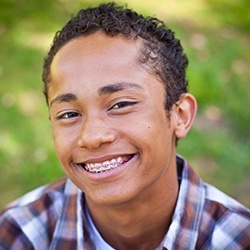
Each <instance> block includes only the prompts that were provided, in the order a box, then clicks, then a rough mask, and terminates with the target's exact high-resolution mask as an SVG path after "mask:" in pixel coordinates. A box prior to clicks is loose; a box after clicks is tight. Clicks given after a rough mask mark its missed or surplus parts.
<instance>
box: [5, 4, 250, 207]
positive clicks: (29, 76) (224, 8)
mask: <svg viewBox="0 0 250 250" xmlns="http://www.w3.org/2000/svg"><path fill="white" fill-rule="evenodd" d="M100 2H107V1H95V0H91V1H80V0H74V1H71V0H53V1H51V0H43V1H40V0H23V1H19V0H0V171H1V174H0V197H1V199H0V208H2V207H3V206H4V205H6V204H7V203H8V202H10V201H12V200H13V199H16V198H17V197H19V196H20V195H22V194H24V193H25V192H27V191H29V190H32V189H34V188H35V187H38V186H40V185H43V184H45V183H47V182H51V181H53V180H55V179H57V178H58V177H60V176H63V175H64V174H63V172H62V170H61V167H60V164H59V162H58V160H57V158H56V155H55V153H54V149H53V141H52V136H51V131H50V123H49V119H48V110H47V107H46V104H45V100H44V97H43V94H42V88H43V86H42V81H41V71H42V64H43V58H44V57H45V55H46V51H47V50H48V49H49V46H50V44H51V41H52V38H53V36H54V33H55V32H56V31H57V30H59V29H60V28H61V27H62V26H63V25H64V24H65V22H66V21H68V19H69V18H70V17H71V15H72V14H75V13H76V11H78V10H79V9H80V8H84V7H86V6H95V5H96V3H100ZM117 3H121V4H123V3H128V6H129V7H131V8H133V9H135V10H137V11H139V12H142V13H144V14H145V15H151V16H156V17H158V18H159V19H162V20H164V21H165V22H166V24H167V25H168V26H169V27H170V28H171V29H173V30H174V31H175V33H176V36H177V37H178V38H180V39H181V41H182V44H183V46H184V48H185V51H186V53H187V54H188V57H189V61H190V64H189V69H188V79H189V83H190V88H189V90H190V92H191V93H193V94H194V95H195V96H196V97H197V100H198V103H199V112H198V117H197V119H196V121H195V124H194V127H193V129H192V130H191V132H190V134H189V135H188V136H187V138H186V139H184V140H181V141H180V142H179V145H178V153H180V154H182V155H183V156H184V157H186V158H187V159H188V160H189V162H190V163H191V165H192V166H193V167H194V168H195V169H196V171H197V172H198V173H199V174H200V175H201V176H202V178H203V179H204V180H205V181H207V182H209V183H212V184H214V185H215V186H217V187H218V188H220V189H221V190H222V191H224V192H226V193H228V194H229V195H231V196H233V197H234V198H236V199H238V200H239V201H241V202H242V203H243V204H245V205H246V206H248V207H250V195H249V191H250V174H249V170H250V132H249V131H250V111H249V106H250V101H249V100H250V83H249V79H250V70H249V68H250V49H249V45H250V1H249V0H240V1H239V0H220V1H217V0H147V1H145V0H141V1H140V0H137V1H136V0H135V1H134V0H133V1H132V0H129V1H117Z"/></svg>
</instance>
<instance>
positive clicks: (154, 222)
mask: <svg viewBox="0 0 250 250" xmlns="http://www.w3.org/2000/svg"><path fill="white" fill-rule="evenodd" d="M172 172H173V173H174V174H172V175H171V178H168V180H165V181H164V182H163V183H164V185H162V183H161V184H160V186H157V185H156V187H155V188H154V189H153V190H150V191H149V192H144V193H143V194H141V195H140V197H136V199H134V200H132V201H129V202H126V203H124V204H116V205H110V206H102V205H99V204H95V203H93V202H92V201H91V200H90V199H89V198H88V197H86V201H87V204H88V207H89V211H90V214H91V217H92V219H93V221H94V224H95V226H96V228H97V229H98V231H99V233H100V234H101V235H102V237H103V239H104V240H105V241H106V242H107V243H108V244H109V245H111V246H112V247H113V248H115V249H121V250H125V249H155V248H156V247H157V246H159V244H160V243H161V241H162V240H163V238H164V236H165V234H166V233H167V231H168V228H169V226H170V223H171V220H172V216H173V212H174V208H175V205H176V200H177V196H178V180H177V174H176V171H172ZM173 175H174V176H173ZM156 194H157V195H156Z"/></svg>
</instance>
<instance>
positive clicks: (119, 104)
mask: <svg viewBox="0 0 250 250" xmlns="http://www.w3.org/2000/svg"><path fill="white" fill-rule="evenodd" d="M135 104H137V102H127V101H124V102H118V103H116V104H115V105H114V106H112V108H111V109H122V108H126V107H127V106H133V105H135ZM116 106H117V107H116Z"/></svg>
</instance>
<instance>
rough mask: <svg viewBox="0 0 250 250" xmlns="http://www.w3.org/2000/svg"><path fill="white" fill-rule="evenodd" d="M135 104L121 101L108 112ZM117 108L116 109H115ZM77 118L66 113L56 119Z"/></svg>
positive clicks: (74, 113)
mask: <svg viewBox="0 0 250 250" xmlns="http://www.w3.org/2000/svg"><path fill="white" fill-rule="evenodd" d="M135 104H137V102H127V101H123V102H118V103H116V104H115V105H114V106H112V107H111V108H110V109H109V110H112V109H122V108H126V107H129V106H133V105H135ZM116 106H117V107H116ZM77 116H79V114H78V113H77V112H73V111H71V112H66V113H63V114H61V115H59V116H58V117H57V120H62V119H66V120H67V119H72V118H75V117H77Z"/></svg>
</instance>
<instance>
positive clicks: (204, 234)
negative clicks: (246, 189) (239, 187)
mask: <svg viewBox="0 0 250 250" xmlns="http://www.w3.org/2000/svg"><path fill="white" fill-rule="evenodd" d="M204 189H205V201H204V209H203V213H202V217H201V223H200V238H202V240H203V242H206V243H205V244H208V245H209V246H211V245H213V246H217V247H227V248H226V249H245V248H247V247H250V211H249V209H248V208H246V207H245V206H243V205H242V204H240V203H239V202H238V201H236V200H234V199H233V198H231V197H229V196H228V195H226V194H225V193H223V192H221V191H220V190H218V189H217V188H215V187H213V186H212V185H209V184H204Z"/></svg>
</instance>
